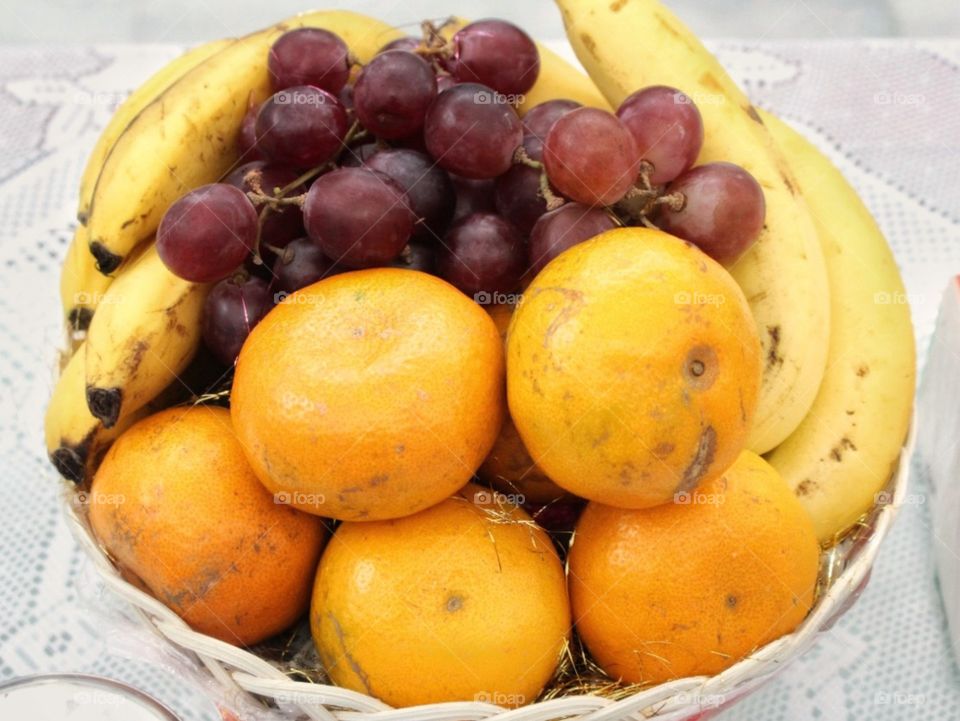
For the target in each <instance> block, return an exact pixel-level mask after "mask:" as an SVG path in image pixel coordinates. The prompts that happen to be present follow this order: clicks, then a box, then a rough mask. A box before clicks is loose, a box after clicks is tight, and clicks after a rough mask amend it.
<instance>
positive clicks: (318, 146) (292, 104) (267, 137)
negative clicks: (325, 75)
mask: <svg viewBox="0 0 960 721" xmlns="http://www.w3.org/2000/svg"><path fill="white" fill-rule="evenodd" d="M256 132H257V138H258V143H259V146H260V149H261V150H262V151H263V152H264V153H265V154H266V156H267V157H268V158H269V159H270V160H272V161H274V162H275V163H280V164H281V165H292V166H294V167H297V168H310V167H313V166H315V165H320V164H321V163H325V162H327V161H328V160H330V159H331V158H332V157H333V156H334V155H335V154H336V152H337V151H338V150H340V148H341V147H342V146H343V139H344V137H346V135H347V112H346V111H345V110H344V109H343V105H341V104H340V101H339V100H337V99H336V98H335V97H334V96H333V95H331V94H330V93H328V92H326V91H325V90H320V89H319V88H314V87H311V86H309V85H298V86H296V87H292V88H287V89H286V90H281V91H280V92H278V93H275V94H274V95H273V96H272V97H271V98H270V99H269V100H267V101H266V102H265V103H264V104H263V107H262V108H260V113H259V115H257V125H256Z"/></svg>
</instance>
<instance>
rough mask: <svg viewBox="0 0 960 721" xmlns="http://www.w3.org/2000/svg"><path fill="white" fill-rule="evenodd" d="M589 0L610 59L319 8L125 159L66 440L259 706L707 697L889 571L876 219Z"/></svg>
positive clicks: (70, 395) (125, 533) (118, 129)
mask: <svg viewBox="0 0 960 721" xmlns="http://www.w3.org/2000/svg"><path fill="white" fill-rule="evenodd" d="M557 4H558V5H559V8H560V11H561V13H562V15H563V19H564V23H565V25H566V28H567V31H568V36H569V38H570V41H571V44H572V46H573V48H574V50H575V51H576V53H577V55H578V57H579V58H580V60H581V62H582V63H583V65H584V66H585V68H586V69H587V71H588V73H589V77H588V76H587V75H585V74H583V73H581V72H579V71H578V70H576V69H575V68H573V67H572V66H570V65H569V64H567V63H566V62H565V61H564V60H562V59H561V58H560V57H559V56H557V55H555V54H553V53H551V52H550V51H549V50H547V49H546V48H544V47H543V46H541V45H538V44H537V43H536V42H535V41H534V40H533V39H532V38H531V37H530V36H528V35H527V34H526V33H525V32H524V31H523V30H522V29H520V28H518V27H516V26H514V25H512V24H510V23H507V22H505V21H501V20H495V19H488V20H480V21H474V22H469V21H466V20H460V19H456V18H450V19H448V20H445V21H425V22H424V23H423V24H422V27H421V36H420V37H410V36H403V35H402V33H400V32H399V31H398V30H397V29H395V28H390V27H389V26H387V25H385V24H384V23H382V22H380V21H378V20H376V19H374V18H368V17H365V16H362V15H359V14H357V13H352V12H349V11H317V12H311V13H305V14H302V15H298V16H294V17H293V18H290V19H288V20H286V21H283V22H282V23H280V24H278V25H275V26H271V27H269V28H267V29H265V30H262V31H259V32H256V33H253V34H251V35H249V36H246V37H244V38H240V39H237V40H224V41H216V42H213V43H208V44H207V45H203V46H200V47H199V48H196V49H194V50H192V51H189V52H188V53H186V54H185V55H184V56H182V57H181V58H179V59H177V60H175V61H174V62H173V63H171V64H170V65H169V66H167V67H166V68H164V69H162V70H161V71H160V72H159V73H158V74H157V75H155V76H154V77H153V78H151V79H150V80H148V81H147V82H146V83H145V84H144V85H143V86H142V87H141V88H140V89H138V90H137V91H136V92H135V93H134V94H133V95H132V96H131V98H130V99H129V100H128V101H127V102H126V103H125V104H124V105H123V106H121V107H120V109H119V110H118V111H117V113H116V115H115V116H114V118H113V120H111V122H110V124H109V125H108V127H107V128H106V130H105V131H104V134H103V136H102V137H101V141H100V142H99V143H98V145H97V146H96V148H95V149H94V153H93V155H92V157H91V159H90V161H89V162H88V166H87V169H86V171H85V173H84V176H83V179H82V183H81V189H80V203H79V211H78V220H79V225H78V227H77V230H76V233H75V236H74V241H73V243H72V244H71V246H70V248H69V250H68V253H67V258H66V260H65V264H64V272H63V277H62V283H61V296H62V300H63V306H64V319H65V321H66V323H67V326H68V329H69V330H70V331H71V337H70V345H71V352H70V354H69V358H68V359H67V360H66V361H65V363H64V364H63V367H62V369H61V372H60V375H59V378H58V380H57V383H56V387H55V389H54V393H53V396H52V399H51V402H50V406H49V407H48V410H47V414H46V419H45V436H46V441H47V447H48V452H49V456H50V459H51V461H52V463H53V465H54V466H55V467H56V468H57V470H58V471H59V472H60V474H61V475H62V476H63V477H64V478H66V479H69V480H70V481H72V482H73V485H71V486H69V487H68V488H67V489H66V490H65V492H64V494H63V500H64V504H65V506H66V508H67V513H68V518H69V521H70V525H71V527H72V529H73V531H74V532H75V535H76V537H77V539H78V540H79V542H80V544H81V545H82V546H83V547H84V549H85V550H86V551H87V552H88V554H89V555H90V557H91V558H92V559H93V562H94V565H95V567H96V568H97V570H98V572H99V573H100V575H101V576H102V577H103V580H104V582H105V584H106V585H107V586H108V587H109V588H110V589H111V590H112V591H114V592H116V593H117V594H118V595H119V596H120V597H121V598H123V599H125V600H127V601H129V602H130V604H131V605H132V606H133V607H134V608H135V609H136V610H137V612H138V613H139V614H140V615H141V616H142V618H143V620H144V622H145V624H146V626H147V627H148V628H150V629H152V630H154V631H156V632H157V633H158V634H159V635H160V636H161V637H162V639H164V642H170V643H172V644H173V645H174V646H176V647H178V648H180V649H183V650H186V651H189V652H190V653H191V654H192V655H193V656H194V657H195V659H197V660H198V661H199V662H200V663H201V664H202V665H203V666H204V667H205V668H206V669H207V671H209V673H210V675H211V676H212V678H213V679H214V680H215V682H216V684H217V685H218V686H219V687H220V688H222V690H223V692H224V694H225V698H224V701H223V705H224V707H226V708H228V709H229V708H237V709H240V708H243V709H248V710H249V709H251V708H254V709H255V708H257V705H256V704H260V703H263V704H266V706H268V707H270V708H271V709H279V711H280V713H281V714H282V715H284V716H285V717H289V718H302V717H306V718H313V719H325V720H328V719H335V718H341V719H344V720H345V721H346V720H349V719H366V718H369V719H374V718H376V719H428V718H429V719H437V720H438V721H444V720H450V721H455V720H460V719H481V718H484V719H485V718H497V719H503V720H504V721H506V720H514V719H518V720H519V719H528V720H531V721H532V720H543V721H548V720H550V721H552V720H553V719H558V720H559V719H564V718H577V719H590V720H591V721H600V720H601V719H611V720H616V719H626V718H649V717H653V716H656V717H658V718H684V719H686V718H694V717H696V718H702V717H704V716H706V715H710V714H712V713H713V712H714V711H715V710H716V709H719V708H722V707H725V706H728V705H730V704H732V703H734V702H735V701H736V700H737V699H738V698H740V697H741V696H742V695H744V694H746V693H748V692H749V691H750V690H751V689H752V688H754V687H755V686H756V685H758V684H759V683H762V682H763V681H764V680H766V679H767V678H769V677H770V676H771V675H772V674H773V673H775V672H776V671H777V670H778V669H779V668H782V667H783V666H784V665H785V664H787V663H788V662H789V661H790V660H791V659H793V658H795V657H796V656H798V655H799V654H801V653H803V651H804V650H805V649H806V648H807V647H809V645H810V644H811V643H813V642H814V640H815V639H816V636H817V634H818V633H819V632H821V631H823V630H826V629H828V628H829V627H830V626H831V625H832V624H833V622H834V621H835V620H836V619H837V618H838V617H839V615H841V614H842V613H843V612H844V611H845V610H846V609H847V608H848V607H849V605H850V604H851V603H853V601H854V600H855V599H856V597H857V595H858V594H859V593H860V592H861V590H862V589H863V587H864V585H865V584H866V582H867V579H868V577H869V572H870V567H871V565H872V563H873V562H874V560H875V558H876V555H877V553H878V549H879V546H880V543H881V542H882V540H883V538H884V536H885V535H886V533H887V532H888V530H889V527H890V524H891V523H892V521H893V518H894V515H895V512H896V508H897V505H898V504H899V503H900V502H901V500H902V498H903V494H904V492H905V488H906V485H907V472H908V462H909V457H910V451H911V446H912V443H913V440H912V435H910V428H911V424H910V420H911V409H912V402H913V389H914V382H913V379H914V373H915V351H914V348H913V345H912V343H909V342H904V341H905V339H907V338H908V337H912V333H911V329H910V313H909V308H908V307H907V306H906V305H905V304H902V303H890V302H884V300H883V299H884V298H886V299H889V298H892V297H896V298H901V297H904V295H903V286H902V281H901V279H900V277H899V273H898V271H897V268H896V265H895V263H894V261H893V257H892V254H891V253H890V249H889V248H888V246H887V244H886V241H885V239H884V238H883V236H882V234H881V233H880V231H879V229H878V228H877V226H876V224H875V223H874V221H873V219H872V218H871V217H870V215H869V212H868V211H867V209H866V208H865V206H864V205H863V203H862V201H861V200H860V199H859V198H858V197H857V194H856V192H855V191H854V190H853V188H852V187H851V186H850V185H849V184H848V183H847V182H846V181H845V180H844V178H843V177H842V175H841V174H840V173H839V171H838V170H837V169H836V168H835V167H833V165H832V164H831V163H830V162H829V161H828V160H827V159H826V158H825V157H824V156H822V155H821V154H820V153H819V151H818V150H817V149H816V148H814V147H813V146H812V145H811V144H810V143H809V142H808V141H807V140H805V139H804V138H803V137H802V136H801V135H800V134H798V133H797V132H796V131H794V130H792V129H791V128H789V127H788V126H787V125H786V124H785V123H783V122H782V121H781V120H779V119H778V118H776V117H775V116H773V115H771V114H769V113H766V112H765V111H763V110H760V109H757V108H755V107H754V106H753V105H752V104H750V101H749V100H748V99H747V98H746V96H745V95H744V94H743V92H742V91H741V90H740V89H739V88H738V87H737V86H736V85H735V84H734V83H733V81H732V80H731V79H730V78H729V77H728V76H727V75H726V73H725V72H724V70H723V69H722V68H721V67H720V66H719V64H718V63H717V62H716V61H715V59H713V58H712V57H711V56H710V55H709V53H708V52H707V51H706V50H705V49H704V48H703V47H702V46H701V45H700V44H699V42H698V41H697V39H696V38H695V37H694V36H693V35H692V33H690V32H689V31H688V30H687V29H686V28H684V27H683V26H682V25H681V24H680V23H679V22H678V21H677V20H676V19H675V18H673V17H672V16H671V15H670V14H669V12H668V11H667V10H666V9H665V8H663V7H662V6H661V5H659V4H658V3H657V2H655V1H654V0H636V2H632V3H629V4H626V3H613V4H608V3H606V2H599V0H557ZM650 27H653V28H666V29H668V30H669V31H670V32H659V31H658V32H657V33H654V34H653V35H651V36H650V37H651V38H656V42H651V43H647V44H645V45H644V46H643V47H642V48H638V47H637V46H636V43H635V37H636V33H638V32H642V31H643V30H644V29H645V28H650ZM600 37H602V38H603V39H604V42H602V43H598V42H597V41H596V40H595V38H600ZM237 68H243V69H244V71H243V72H238V71H237ZM201 96H202V98H203V102H202V103H201V102H198V98H200V97H201ZM144 158H151V159H152V158H157V159H158V160H156V161H151V162H144V161H143V159H144ZM251 158H253V160H251ZM244 161H249V162H244ZM134 165H136V167H137V168H138V172H137V173H131V172H130V168H131V167H134ZM827 219H829V223H827ZM787 279H788V280H787ZM251 702H253V704H254V705H253V706H251ZM239 713H241V715H242V714H243V713H246V712H245V711H242V712H239ZM253 715H254V716H255V715H256V714H255V713H254V714H253Z"/></svg>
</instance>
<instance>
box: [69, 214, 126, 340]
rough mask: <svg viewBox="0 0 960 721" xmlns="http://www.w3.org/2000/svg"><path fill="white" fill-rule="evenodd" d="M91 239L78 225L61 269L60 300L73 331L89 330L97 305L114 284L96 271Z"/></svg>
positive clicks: (107, 276)
mask: <svg viewBox="0 0 960 721" xmlns="http://www.w3.org/2000/svg"><path fill="white" fill-rule="evenodd" d="M89 237H90V236H89V233H88V232H87V228H86V227H85V226H83V225H78V226H77V229H76V231H74V234H73V240H72V241H71V242H70V245H69V247H68V248H67V255H66V256H65V257H64V259H63V267H62V268H61V270H60V301H61V303H62V305H63V314H64V318H65V319H66V321H67V327H68V328H69V329H70V330H73V331H83V330H86V329H87V326H89V325H90V319H91V318H92V317H93V312H94V311H95V310H96V308H97V304H98V303H99V302H100V300H101V298H103V294H104V293H106V292H107V288H109V287H110V284H111V283H112V282H113V278H112V277H111V276H109V275H104V274H103V273H101V272H100V271H98V270H97V266H96V263H95V262H94V259H93V256H92V255H90V249H89V247H88V245H89V243H88V240H87V239H88V238H89Z"/></svg>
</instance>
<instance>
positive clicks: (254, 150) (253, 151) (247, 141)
mask: <svg viewBox="0 0 960 721" xmlns="http://www.w3.org/2000/svg"><path fill="white" fill-rule="evenodd" d="M259 112H260V106H259V105H257V104H256V103H250V107H248V108H247V112H246V114H245V115H244V116H243V122H241V123H240V134H239V135H238V136H237V147H239V149H240V160H242V161H244V162H246V163H249V162H252V161H254V160H263V158H264V156H263V153H262V152H261V150H260V147H259V146H258V145H257V127H256V126H257V113H259Z"/></svg>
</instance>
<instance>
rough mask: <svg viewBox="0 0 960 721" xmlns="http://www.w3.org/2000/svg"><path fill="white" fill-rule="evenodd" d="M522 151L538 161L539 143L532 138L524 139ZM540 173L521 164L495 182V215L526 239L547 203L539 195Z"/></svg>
mask: <svg viewBox="0 0 960 721" xmlns="http://www.w3.org/2000/svg"><path fill="white" fill-rule="evenodd" d="M523 147H524V150H526V151H527V155H528V156H530V157H531V158H532V159H533V160H538V159H539V158H538V157H535V156H539V154H540V152H541V149H540V141H539V140H538V139H537V138H535V137H533V136H532V135H530V136H527V137H526V138H524V139H523ZM541 172H542V171H541V170H540V169H538V168H531V167H530V166H529V165H523V164H522V163H517V164H515V165H514V166H513V167H512V168H510V170H508V171H507V172H506V173H504V174H503V175H501V176H500V177H499V178H497V179H496V180H495V181H494V196H493V198H494V205H495V206H496V208H497V212H498V213H499V214H500V215H502V216H503V217H504V218H506V219H507V220H509V221H510V222H511V223H513V224H514V225H515V226H516V227H517V229H518V230H519V231H520V232H521V233H523V234H524V235H529V233H530V230H531V229H532V228H533V224H534V223H536V222H537V218H539V217H540V216H541V215H543V214H544V213H546V212H547V201H546V200H544V198H543V196H542V195H541V194H540V175H541Z"/></svg>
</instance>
